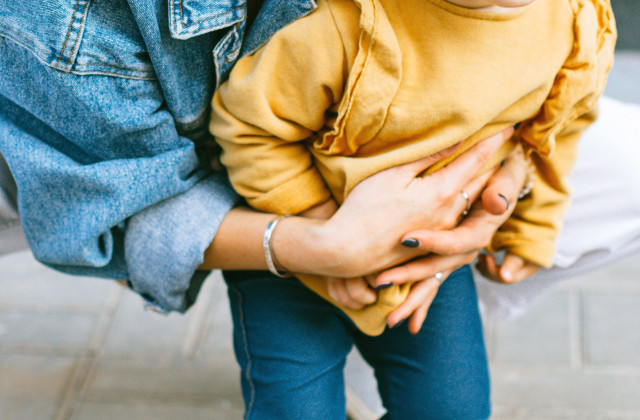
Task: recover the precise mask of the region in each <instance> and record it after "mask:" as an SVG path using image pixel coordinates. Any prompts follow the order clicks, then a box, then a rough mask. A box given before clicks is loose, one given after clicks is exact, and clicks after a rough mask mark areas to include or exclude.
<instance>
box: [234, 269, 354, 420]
mask: <svg viewBox="0 0 640 420" xmlns="http://www.w3.org/2000/svg"><path fill="white" fill-rule="evenodd" d="M224 275H225V280H226V281H227V285H228V293H229V300H230V305H231V314H232V318H233V323H234V348H235V353H236V358H237V360H238V363H239V364H240V367H241V371H242V377H241V383H242V393H243V397H244V401H245V409H246V414H245V418H247V419H260V420H263V419H274V420H285V419H295V420H298V419H319V420H320V419H322V420H334V419H335V420H338V419H339V420H344V419H345V417H346V409H345V396H344V375H343V369H344V364H345V359H346V355H347V354H348V353H349V351H350V349H351V348H352V346H353V341H352V337H351V335H352V332H353V327H352V324H350V322H349V321H348V320H347V319H346V318H345V317H344V315H342V313H341V312H340V311H339V310H338V309H336V308H335V307H333V306H332V305H331V304H329V303H328V302H327V301H325V300H324V299H322V298H320V297H319V296H317V295H316V294H314V293H313V292H311V291H310V290H309V289H307V288H306V287H305V286H304V285H302V284H301V283H300V282H299V281H297V280H295V279H293V278H289V279H281V278H277V277H274V276H272V275H270V274H269V273H265V272H225V273H224Z"/></svg>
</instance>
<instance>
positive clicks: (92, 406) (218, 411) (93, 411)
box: [73, 401, 242, 420]
mask: <svg viewBox="0 0 640 420" xmlns="http://www.w3.org/2000/svg"><path fill="white" fill-rule="evenodd" d="M73 418H74V419H75V420H113V419H135V420H175V419H182V420H200V419H202V420H240V419H242V410H240V409H238V408H237V407H234V406H233V405H232V404H231V403H229V402H228V401H216V402H215V403H214V404H211V405H202V404H193V403H191V404H189V403H183V404H172V405H169V404H163V403H162V402H159V401H158V402H147V403H140V402H138V403H136V402H133V403H131V402H128V403H123V404H117V403H86V404H83V405H82V407H81V408H80V409H79V412H78V413H77V414H76V415H74V416H73Z"/></svg>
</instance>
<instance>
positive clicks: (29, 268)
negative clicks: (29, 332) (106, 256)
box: [0, 252, 120, 312]
mask: <svg viewBox="0 0 640 420" xmlns="http://www.w3.org/2000/svg"><path fill="white" fill-rule="evenodd" d="M0 273H2V274H1V276H0V280H1V281H2V293H1V294H0V308H2V307H5V308H6V307H12V308H15V307H17V308H22V307H46V308H51V309H54V308H61V309H64V310H66V311H70V310H72V309H73V310H83V311H94V312H95V311H100V310H101V307H102V306H103V305H104V303H105V300H106V298H107V296H108V295H109V290H110V289H111V288H113V287H120V286H117V285H116V284H114V282H112V281H109V280H102V279H94V278H88V277H77V276H75V277H74V276H70V275H67V274H63V273H60V272H57V271H55V270H53V269H51V268H48V267H45V266H44V265H42V264H40V263H38V262H36V261H35V260H34V259H33V256H32V255H31V253H29V252H21V253H17V254H11V255H9V256H4V257H2V258H0Z"/></svg>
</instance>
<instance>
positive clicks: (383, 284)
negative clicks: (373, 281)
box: [376, 283, 393, 290]
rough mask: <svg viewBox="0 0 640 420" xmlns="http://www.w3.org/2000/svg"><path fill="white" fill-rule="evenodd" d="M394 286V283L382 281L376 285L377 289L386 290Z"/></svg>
mask: <svg viewBox="0 0 640 420" xmlns="http://www.w3.org/2000/svg"><path fill="white" fill-rule="evenodd" d="M391 286H393V283H382V284H379V285H377V286H376V290H384V289H388V288H390V287H391Z"/></svg>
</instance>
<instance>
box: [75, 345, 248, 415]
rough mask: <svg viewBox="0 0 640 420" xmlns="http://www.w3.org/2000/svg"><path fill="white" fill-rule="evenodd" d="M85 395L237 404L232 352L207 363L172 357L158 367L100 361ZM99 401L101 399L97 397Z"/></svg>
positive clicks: (134, 360)
mask: <svg viewBox="0 0 640 420" xmlns="http://www.w3.org/2000/svg"><path fill="white" fill-rule="evenodd" d="M86 392H87V395H89V396H94V398H98V397H100V396H109V395H111V396H112V395H121V396H132V395H133V396H165V397H166V398H169V399H171V398H177V397H179V398H189V399H194V398H196V399H200V400H203V401H210V400H216V399H225V400H230V401H235V402H238V403H239V404H241V398H242V397H241V394H240V372H239V368H238V367H237V364H236V362H235V358H234V355H233V352H231V351H227V352H219V353H216V354H211V355H209V358H208V359H207V360H204V358H200V359H198V360H187V359H186V358H184V357H180V356H178V357H175V358H174V359H172V360H165V361H163V362H162V363H161V364H159V363H156V361H153V360H148V361H144V360H142V359H140V358H139V357H137V356H136V357H134V358H131V359H113V358H108V359H100V360H99V361H98V362H97V364H96V367H95V370H94V371H93V373H92V374H91V376H90V377H89V381H88V384H87V387H86ZM100 398H101V397H100Z"/></svg>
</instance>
